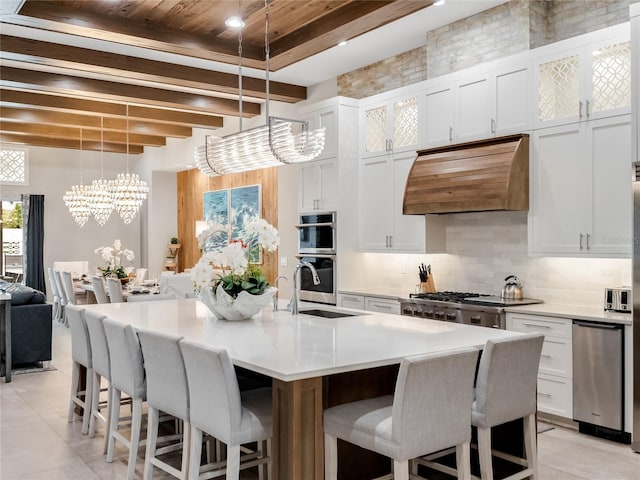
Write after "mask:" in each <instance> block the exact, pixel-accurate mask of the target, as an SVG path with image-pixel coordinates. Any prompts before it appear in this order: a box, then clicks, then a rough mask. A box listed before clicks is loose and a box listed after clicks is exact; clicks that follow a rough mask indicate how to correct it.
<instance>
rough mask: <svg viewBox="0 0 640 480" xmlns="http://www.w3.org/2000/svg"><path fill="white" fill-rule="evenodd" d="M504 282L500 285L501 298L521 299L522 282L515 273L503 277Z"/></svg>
mask: <svg viewBox="0 0 640 480" xmlns="http://www.w3.org/2000/svg"><path fill="white" fill-rule="evenodd" d="M504 281H505V282H507V283H506V284H505V286H504V287H502V294H501V295H500V296H501V297H502V298H503V299H509V300H521V299H522V284H521V283H520V280H518V277H516V276H515V275H509V276H508V277H507V278H505V279H504Z"/></svg>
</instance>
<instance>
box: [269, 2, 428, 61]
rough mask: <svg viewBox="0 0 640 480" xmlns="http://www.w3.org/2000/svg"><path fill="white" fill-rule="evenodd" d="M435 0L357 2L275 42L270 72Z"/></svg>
mask: <svg viewBox="0 0 640 480" xmlns="http://www.w3.org/2000/svg"><path fill="white" fill-rule="evenodd" d="M433 1H434V0H402V1H399V0H369V1H354V2H349V3H347V4H345V5H344V6H342V7H340V8H337V9H335V10H334V11H332V12H331V15H326V16H324V17H320V18H318V19H317V20H315V21H313V22H311V23H309V24H307V25H304V26H303V27H301V28H299V29H297V30H296V31H294V32H292V33H290V34H289V35H286V36H285V37H283V38H280V39H278V40H275V41H274V42H271V45H270V49H271V60H270V62H269V65H270V68H271V69H272V70H274V71H277V70H279V69H281V68H283V67H286V66H288V65H291V64H293V63H295V62H298V61H300V60H303V59H305V58H307V57H310V56H312V55H315V54H317V53H320V52H322V51H324V50H327V49H329V48H332V47H335V46H336V45H337V44H338V42H340V41H342V40H351V39H353V38H355V37H357V36H360V35H362V34H364V33H367V32H369V31H371V30H374V29H376V28H378V27H381V26H383V25H386V24H387V23H391V22H393V21H395V20H398V19H399V18H402V17H405V16H407V15H409V14H411V13H414V12H416V11H418V10H422V9H424V8H426V7H428V6H430V5H431V4H432V3H433Z"/></svg>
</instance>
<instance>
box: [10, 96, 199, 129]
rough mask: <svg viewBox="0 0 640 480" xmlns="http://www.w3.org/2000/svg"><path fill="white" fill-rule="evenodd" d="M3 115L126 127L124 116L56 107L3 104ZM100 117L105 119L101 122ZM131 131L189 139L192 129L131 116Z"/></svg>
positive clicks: (51, 122) (54, 122) (63, 123)
mask: <svg viewBox="0 0 640 480" xmlns="http://www.w3.org/2000/svg"><path fill="white" fill-rule="evenodd" d="M0 104H1V102H0ZM0 118H1V119H4V120H11V121H14V122H23V123H39V124H45V125H60V126H67V127H76V128H82V129H83V131H86V130H88V129H97V130H100V129H101V128H102V127H104V130H115V131H121V132H124V131H126V129H127V120H126V119H124V118H113V117H106V118H104V117H98V116H95V115H81V114H77V113H67V112H59V111H55V110H39V109H34V108H13V107H3V106H1V105H0ZM101 119H103V120H104V123H103V124H102V125H101ZM129 132H130V133H139V134H146V135H156V136H164V137H174V138H187V137H190V136H191V135H192V130H191V128H189V127H185V126H182V125H170V124H166V123H153V122H145V121H140V120H131V119H129Z"/></svg>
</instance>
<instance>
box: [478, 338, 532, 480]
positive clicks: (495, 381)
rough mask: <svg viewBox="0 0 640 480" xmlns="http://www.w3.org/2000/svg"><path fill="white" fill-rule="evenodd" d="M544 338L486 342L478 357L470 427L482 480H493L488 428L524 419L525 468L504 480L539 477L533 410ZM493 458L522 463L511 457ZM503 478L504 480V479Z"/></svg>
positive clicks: (496, 453)
mask: <svg viewBox="0 0 640 480" xmlns="http://www.w3.org/2000/svg"><path fill="white" fill-rule="evenodd" d="M543 341H544V335H542V334H540V333H532V334H527V335H522V336H520V337H516V338H508V339H501V340H488V341H487V344H486V346H485V348H484V351H483V352H482V357H481V358H480V366H479V368H478V378H477V380H476V393H475V401H474V402H473V408H472V411H471V424H472V425H473V426H474V427H477V429H478V455H479V457H480V475H481V478H482V480H493V462H492V451H491V428H493V427H495V426H497V425H501V424H503V423H507V422H510V421H512V420H517V419H520V418H522V419H523V428H524V444H525V456H526V462H524V464H525V465H526V469H525V470H523V471H521V472H518V473H516V474H514V475H512V476H509V477H506V479H515V478H526V477H530V478H533V479H534V480H535V479H537V478H538V462H537V452H536V435H537V426H536V408H537V380H538V365H539V363H540V354H541V352H542V344H543ZM493 455H496V456H499V457H503V458H505V459H506V460H511V461H515V462H516V463H520V464H521V463H522V462H521V461H520V459H516V458H514V457H513V456H511V455H506V454H500V453H499V452H494V453H493ZM506 479H504V480H506Z"/></svg>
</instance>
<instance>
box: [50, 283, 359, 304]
mask: <svg viewBox="0 0 640 480" xmlns="http://www.w3.org/2000/svg"><path fill="white" fill-rule="evenodd" d="M56 283H57V282H56ZM342 299H343V300H347V301H350V302H357V301H359V300H360V299H359V298H358V297H347V296H346V295H343V296H342Z"/></svg>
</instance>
